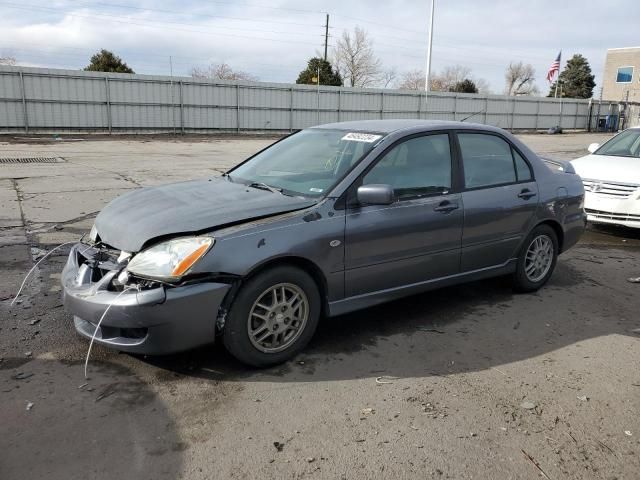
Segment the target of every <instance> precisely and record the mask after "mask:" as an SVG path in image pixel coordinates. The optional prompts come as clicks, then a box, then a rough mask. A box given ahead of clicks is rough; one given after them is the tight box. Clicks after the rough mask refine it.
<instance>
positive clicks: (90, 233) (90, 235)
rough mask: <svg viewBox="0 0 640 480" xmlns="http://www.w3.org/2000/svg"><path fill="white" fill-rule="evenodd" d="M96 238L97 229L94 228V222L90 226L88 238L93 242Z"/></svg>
mask: <svg viewBox="0 0 640 480" xmlns="http://www.w3.org/2000/svg"><path fill="white" fill-rule="evenodd" d="M97 239H98V229H97V228H96V224H95V223H94V224H93V227H91V231H90V232H89V240H91V241H92V242H94V243H95V241H96V240H97Z"/></svg>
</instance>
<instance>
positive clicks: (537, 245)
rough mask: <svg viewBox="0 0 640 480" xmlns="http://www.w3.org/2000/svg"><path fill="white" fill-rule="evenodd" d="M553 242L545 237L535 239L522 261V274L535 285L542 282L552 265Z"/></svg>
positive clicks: (540, 236)
mask: <svg viewBox="0 0 640 480" xmlns="http://www.w3.org/2000/svg"><path fill="white" fill-rule="evenodd" d="M553 255H554V251H553V242H552V241H551V238H549V236H547V235H538V236H537V237H535V238H534V239H533V240H532V241H531V243H530V244H529V247H528V248H527V253H526V256H525V259H524V272H525V275H526V276H527V278H528V279H529V281H531V282H533V283H537V282H539V281H540V280H542V279H543V278H544V277H545V275H546V274H547V273H549V270H550V269H551V265H552V264H553Z"/></svg>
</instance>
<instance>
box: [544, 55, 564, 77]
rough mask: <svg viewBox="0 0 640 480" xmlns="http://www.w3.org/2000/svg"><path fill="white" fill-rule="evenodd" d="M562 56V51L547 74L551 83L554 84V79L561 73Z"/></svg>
mask: <svg viewBox="0 0 640 480" xmlns="http://www.w3.org/2000/svg"><path fill="white" fill-rule="evenodd" d="M560 55H562V50H560V52H559V53H558V56H557V57H556V59H555V60H554V61H553V63H552V64H551V66H550V67H549V71H548V72H547V81H548V82H549V83H552V82H553V79H554V78H555V76H556V74H557V73H558V72H559V71H560Z"/></svg>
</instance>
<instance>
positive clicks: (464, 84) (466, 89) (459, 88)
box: [449, 78, 478, 93]
mask: <svg viewBox="0 0 640 480" xmlns="http://www.w3.org/2000/svg"><path fill="white" fill-rule="evenodd" d="M449 91H450V92H458V93H478V87H476V84H475V83H474V81H473V80H469V79H468V78H465V79H464V80H462V81H460V82H457V83H456V84H455V85H454V86H453V87H451V88H449Z"/></svg>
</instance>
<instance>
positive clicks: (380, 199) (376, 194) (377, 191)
mask: <svg viewBox="0 0 640 480" xmlns="http://www.w3.org/2000/svg"><path fill="white" fill-rule="evenodd" d="M357 197H358V202H360V203H361V204H365V205H390V204H392V203H393V200H394V193H393V187H392V186H391V185H384V184H370V185H362V186H360V187H358V192H357Z"/></svg>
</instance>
